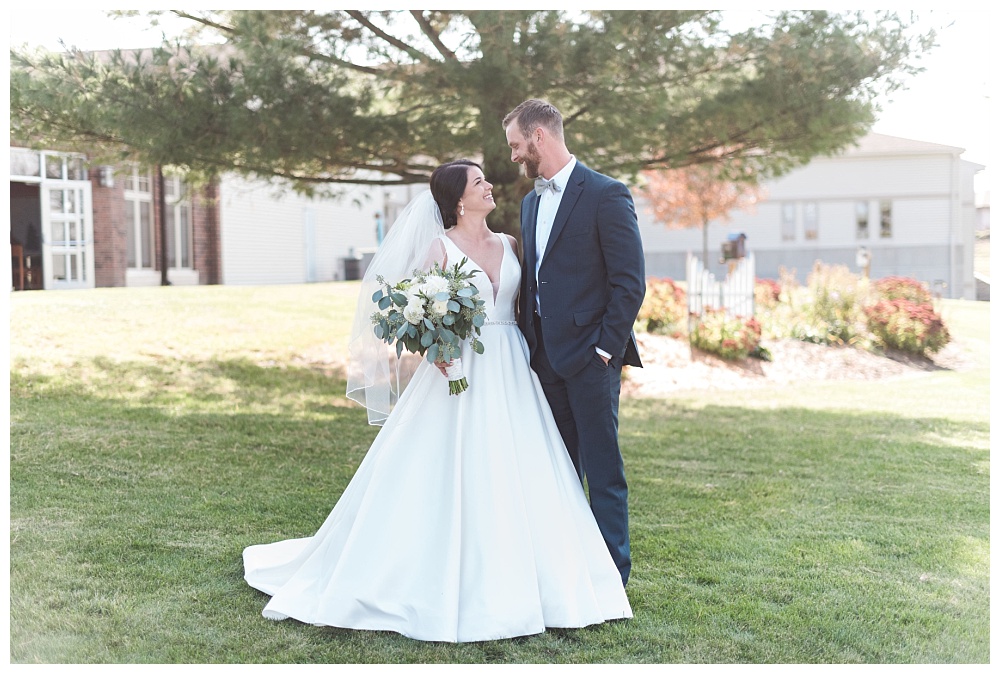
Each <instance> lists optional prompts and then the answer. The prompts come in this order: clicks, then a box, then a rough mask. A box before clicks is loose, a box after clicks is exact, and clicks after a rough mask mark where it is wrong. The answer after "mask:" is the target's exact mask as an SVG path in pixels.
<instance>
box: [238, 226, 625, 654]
mask: <svg viewBox="0 0 1000 674" xmlns="http://www.w3.org/2000/svg"><path fill="white" fill-rule="evenodd" d="M442 238H443V239H444V245H445V249H446V251H447V255H448V259H449V263H453V262H455V261H458V260H460V259H461V258H462V257H465V255H464V254H463V253H462V252H461V250H459V249H458V247H457V246H456V245H455V244H454V243H453V242H452V241H451V239H449V238H448V237H447V236H444V237H442ZM500 238H501V239H502V241H503V246H504V256H503V262H502V264H501V268H500V278H499V279H498V282H497V285H496V286H491V282H490V280H489V278H488V277H487V276H486V274H485V273H484V272H483V271H482V270H480V269H478V268H476V267H475V265H474V263H472V261H471V260H470V261H469V264H467V265H466V267H467V268H470V267H472V268H474V269H475V271H476V276H475V278H474V279H473V283H475V284H476V286H477V287H478V288H479V289H480V293H481V295H482V296H483V298H484V299H485V300H486V310H487V316H488V318H489V322H488V324H487V325H486V326H484V327H483V329H482V336H481V340H482V342H483V345H484V347H485V352H484V353H482V354H476V353H473V352H472V351H471V349H470V348H468V345H465V347H464V348H463V352H462V361H463V364H464V370H465V375H466V378H467V379H468V383H469V389H468V390H467V391H465V392H464V393H461V394H459V395H457V396H450V395H449V394H448V383H447V380H446V379H445V378H444V377H443V376H442V375H441V373H440V372H439V371H438V370H437V368H435V367H434V366H432V365H431V364H429V363H427V362H426V360H425V361H423V363H422V364H421V365H420V366H419V368H418V370H417V372H416V373H415V374H414V377H413V379H412V381H411V382H410V384H409V386H408V387H407V388H406V390H405V392H404V393H403V395H402V396H401V398H400V400H399V402H398V404H397V406H396V408H395V409H394V410H393V412H392V414H390V415H389V418H388V419H387V420H386V422H385V426H384V427H383V428H382V430H381V432H379V434H378V436H377V437H376V438H375V441H374V442H373V443H372V446H371V448H370V449H369V451H368V454H367V455H366V456H365V458H364V460H363V461H362V462H361V465H360V466H359V467H358V470H357V473H356V474H355V475H354V477H353V479H352V480H351V482H350V484H349V485H348V486H347V488H346V489H345V490H344V493H343V495H342V496H341V497H340V500H339V501H338V502H337V504H336V506H335V507H334V508H333V511H332V512H331V513H330V515H329V516H328V517H327V519H326V521H325V522H324V523H323V525H322V527H320V529H319V531H317V532H316V534H315V535H314V536H312V537H309V538H298V539H293V540H287V541H281V542H278V543H271V544H268V545H254V546H251V547H249V548H247V549H246V550H244V552H243V560H244V568H245V571H246V573H245V578H246V581H247V583H249V584H250V585H251V586H253V587H255V588H257V589H258V590H261V591H262V592H265V593H267V594H269V595H271V600H270V601H269V602H268V603H267V606H266V607H265V608H264V611H263V615H264V616H265V617H267V618H271V619H274V620H282V619H285V618H294V619H296V620H299V621H302V622H304V623H311V624H315V625H330V626H336V627H346V628H351V629H363V630H391V631H394V632H398V633H400V634H403V635H406V636H408V637H411V638H414V639H421V640H425V641H445V642H466V641H484V640H489V639H502V638H508V637H516V636H522V635H529V634H537V633H539V632H543V631H544V630H545V628H546V627H583V626H585V625H592V624H595V623H600V622H603V621H605V620H610V619H616V618H630V617H632V610H631V608H630V606H629V602H628V598H627V596H626V594H625V590H624V588H623V587H622V582H621V576H620V575H619V572H618V570H617V568H616V567H615V564H614V562H613V561H612V560H611V555H610V554H609V553H608V550H607V547H606V546H605V543H604V539H603V538H602V537H601V533H600V531H599V530H598V528H597V524H596V522H595V521H594V517H593V515H592V514H591V511H590V506H589V504H588V503H587V499H586V496H585V495H584V492H583V488H582V486H581V485H580V480H579V479H578V477H577V474H576V471H575V470H574V469H573V464H572V462H571V461H570V459H569V456H568V455H567V453H566V449H565V447H564V445H563V442H562V439H561V437H560V435H559V431H558V429H557V428H556V424H555V421H554V420H553V418H552V414H551V412H550V410H549V407H548V404H547V403H546V401H545V394H544V393H543V392H542V388H541V385H540V384H539V383H538V379H537V378H536V376H535V374H534V373H533V372H532V370H531V369H530V367H529V365H528V348H527V345H526V343H525V341H524V338H523V336H522V335H521V333H520V331H519V330H518V328H517V325H516V324H515V321H514V303H515V298H516V295H517V292H518V286H519V281H520V266H519V264H518V260H517V256H516V255H515V254H514V252H513V250H512V249H511V247H510V244H509V242H508V240H507V237H505V236H502V235H500ZM491 287H493V288H494V292H495V298H494V293H491V292H489V289H490V288H491Z"/></svg>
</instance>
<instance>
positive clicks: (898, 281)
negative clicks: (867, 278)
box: [873, 276, 934, 304]
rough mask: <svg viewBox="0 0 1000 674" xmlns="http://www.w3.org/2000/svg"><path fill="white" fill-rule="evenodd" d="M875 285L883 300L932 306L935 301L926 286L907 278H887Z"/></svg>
mask: <svg viewBox="0 0 1000 674" xmlns="http://www.w3.org/2000/svg"><path fill="white" fill-rule="evenodd" d="M873 285H874V288H875V293H876V295H877V296H878V298H879V299H881V300H909V301H910V302H913V303H914V304H931V303H932V302H933V299H934V298H933V297H931V293H930V291H929V290H928V289H927V286H926V285H924V284H923V283H921V282H920V281H918V280H916V279H913V278H907V277H905V276H887V277H885V278H882V279H879V280H878V281H875V283H874V284H873Z"/></svg>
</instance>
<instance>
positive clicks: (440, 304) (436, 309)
mask: <svg viewBox="0 0 1000 674" xmlns="http://www.w3.org/2000/svg"><path fill="white" fill-rule="evenodd" d="M431 311H432V312H433V313H434V315H435V316H444V315H445V314H446V313H448V300H434V301H433V302H431Z"/></svg>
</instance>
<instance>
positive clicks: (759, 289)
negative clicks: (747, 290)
mask: <svg viewBox="0 0 1000 674" xmlns="http://www.w3.org/2000/svg"><path fill="white" fill-rule="evenodd" d="M753 300H754V303H755V304H756V305H757V306H759V307H765V308H769V309H770V308H773V307H775V306H777V304H778V302H779V301H781V284H780V283H778V282H777V281H775V280H773V279H769V278H759V279H757V282H756V283H755V284H754V287H753Z"/></svg>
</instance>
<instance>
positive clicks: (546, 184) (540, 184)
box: [535, 176, 562, 196]
mask: <svg viewBox="0 0 1000 674" xmlns="http://www.w3.org/2000/svg"><path fill="white" fill-rule="evenodd" d="M545 190H552V192H553V193H556V192H562V188H561V187H559V185H557V184H556V179H555V178H553V179H552V180H546V179H545V178H543V177H541V176H538V177H537V178H535V194H537V195H538V196H542V192H544V191H545Z"/></svg>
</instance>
